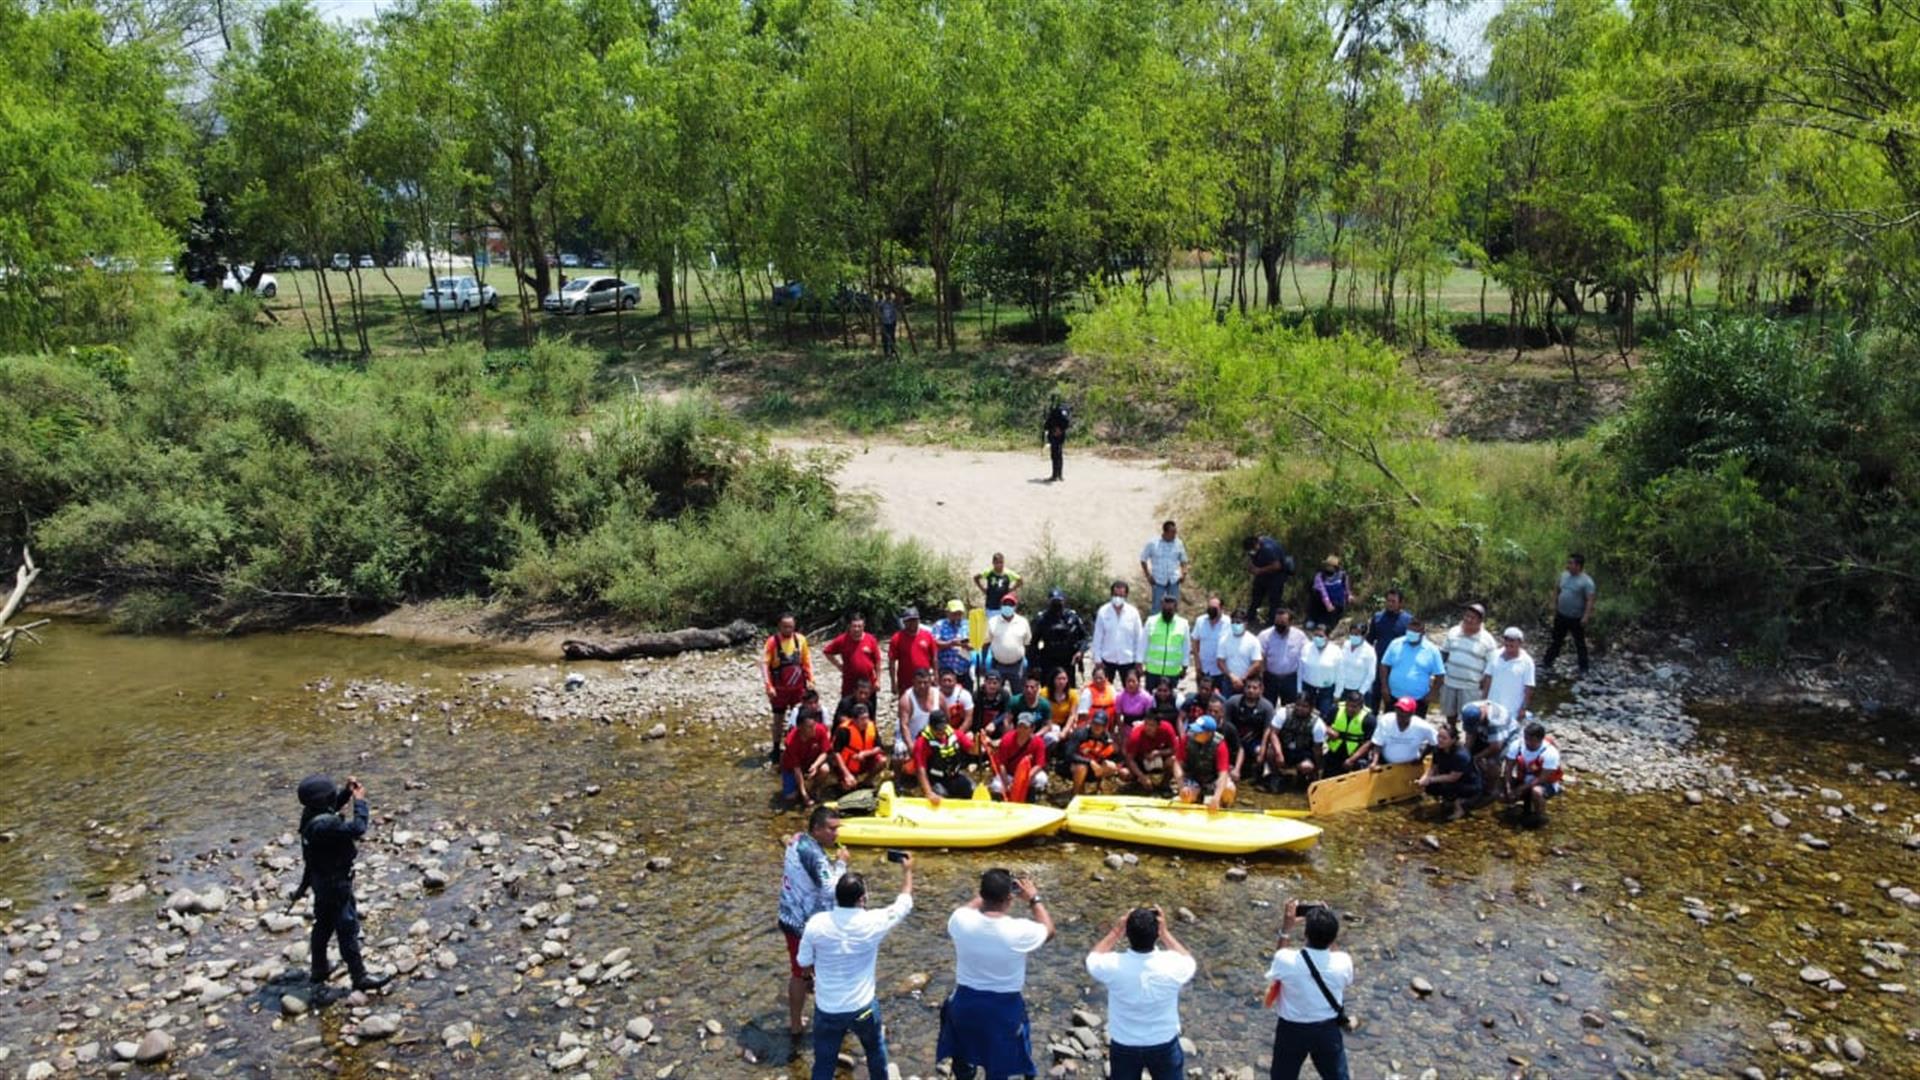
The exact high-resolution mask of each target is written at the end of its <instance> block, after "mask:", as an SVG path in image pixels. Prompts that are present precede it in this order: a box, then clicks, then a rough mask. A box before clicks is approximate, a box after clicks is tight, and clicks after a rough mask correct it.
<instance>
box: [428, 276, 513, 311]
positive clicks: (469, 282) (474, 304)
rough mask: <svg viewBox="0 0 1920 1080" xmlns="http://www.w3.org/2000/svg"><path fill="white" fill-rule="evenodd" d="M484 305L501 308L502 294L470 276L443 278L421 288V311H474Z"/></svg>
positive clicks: (495, 308)
mask: <svg viewBox="0 0 1920 1080" xmlns="http://www.w3.org/2000/svg"><path fill="white" fill-rule="evenodd" d="M482 307H488V308H492V309H494V310H495V311H498V310H500V294H499V293H498V292H497V291H495V289H494V287H493V286H491V285H482V284H480V282H479V281H477V280H475V279H473V278H470V277H457V278H441V279H440V280H439V281H438V282H437V283H435V284H433V285H429V286H427V287H426V288H424V289H422V290H420V310H421V311H473V310H475V309H476V308H482Z"/></svg>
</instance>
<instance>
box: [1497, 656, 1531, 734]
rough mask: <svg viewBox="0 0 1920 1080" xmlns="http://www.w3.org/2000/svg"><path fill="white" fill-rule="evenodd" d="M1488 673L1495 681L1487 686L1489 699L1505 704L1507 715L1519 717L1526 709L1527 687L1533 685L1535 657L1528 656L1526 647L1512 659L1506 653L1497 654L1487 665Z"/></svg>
mask: <svg viewBox="0 0 1920 1080" xmlns="http://www.w3.org/2000/svg"><path fill="white" fill-rule="evenodd" d="M1487 674H1488V675H1491V676H1493V682H1492V683H1491V684H1489V685H1488V687H1487V700H1488V701H1491V702H1493V703H1494V704H1496V705H1505V706H1506V707H1507V715H1508V716H1511V717H1514V718H1516V719H1517V718H1518V717H1519V716H1520V714H1521V713H1523V712H1525V711H1526V704H1527V687H1529V686H1532V685H1533V657H1531V656H1528V655H1527V650H1525V649H1521V650H1520V655H1519V656H1516V657H1514V658H1513V659H1511V660H1509V659H1507V658H1506V657H1505V656H1504V655H1502V656H1496V657H1494V658H1493V661H1492V662H1491V663H1489V664H1488V665H1487Z"/></svg>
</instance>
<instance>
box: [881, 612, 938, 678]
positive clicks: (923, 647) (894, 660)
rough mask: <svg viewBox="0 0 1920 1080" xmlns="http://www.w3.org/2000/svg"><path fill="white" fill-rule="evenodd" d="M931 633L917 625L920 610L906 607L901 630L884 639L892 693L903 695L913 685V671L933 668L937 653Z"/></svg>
mask: <svg viewBox="0 0 1920 1080" xmlns="http://www.w3.org/2000/svg"><path fill="white" fill-rule="evenodd" d="M938 648H939V647H938V646H936V645H935V644H934V641H933V634H932V632H931V631H929V630H927V629H926V628H925V627H922V626H921V625H920V611H919V609H917V608H908V609H906V610H905V611H902V612H901V613H900V629H899V630H897V631H895V632H894V635H893V637H891V638H889V639H888V640H887V673H888V674H889V675H891V676H892V677H893V692H894V694H895V695H899V694H904V693H906V692H907V688H908V687H910V686H912V685H913V673H914V672H916V671H921V670H926V671H932V670H933V661H934V656H935V655H936V654H937V652H938Z"/></svg>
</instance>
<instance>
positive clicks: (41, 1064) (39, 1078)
mask: <svg viewBox="0 0 1920 1080" xmlns="http://www.w3.org/2000/svg"><path fill="white" fill-rule="evenodd" d="M53 1073H54V1068H53V1062H51V1061H36V1062H34V1063H33V1064H31V1065H29V1066H27V1080H53Z"/></svg>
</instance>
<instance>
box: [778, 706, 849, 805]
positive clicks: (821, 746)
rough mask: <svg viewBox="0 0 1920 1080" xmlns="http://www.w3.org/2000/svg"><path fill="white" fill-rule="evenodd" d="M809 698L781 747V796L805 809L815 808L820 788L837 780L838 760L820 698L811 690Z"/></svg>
mask: <svg viewBox="0 0 1920 1080" xmlns="http://www.w3.org/2000/svg"><path fill="white" fill-rule="evenodd" d="M807 699H808V700H807V704H805V705H803V706H801V707H800V712H799V715H798V716H797V717H796V718H795V721H794V725H793V730H792V731H789V732H787V738H786V742H785V744H784V745H783V746H782V747H781V748H780V794H781V795H782V796H783V797H784V798H785V799H786V801H787V802H788V803H789V804H792V805H797V806H800V807H802V808H805V807H810V806H812V805H813V804H814V801H815V799H814V796H815V794H816V793H817V792H818V791H819V789H820V788H822V787H824V786H826V785H827V784H828V783H829V782H830V781H832V780H833V778H834V773H833V765H834V762H835V760H836V759H835V758H834V756H833V737H832V736H831V735H829V734H828V733H827V725H825V724H823V723H821V722H820V706H819V704H818V702H819V697H818V695H816V694H815V693H814V692H813V691H811V690H809V691H807Z"/></svg>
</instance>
